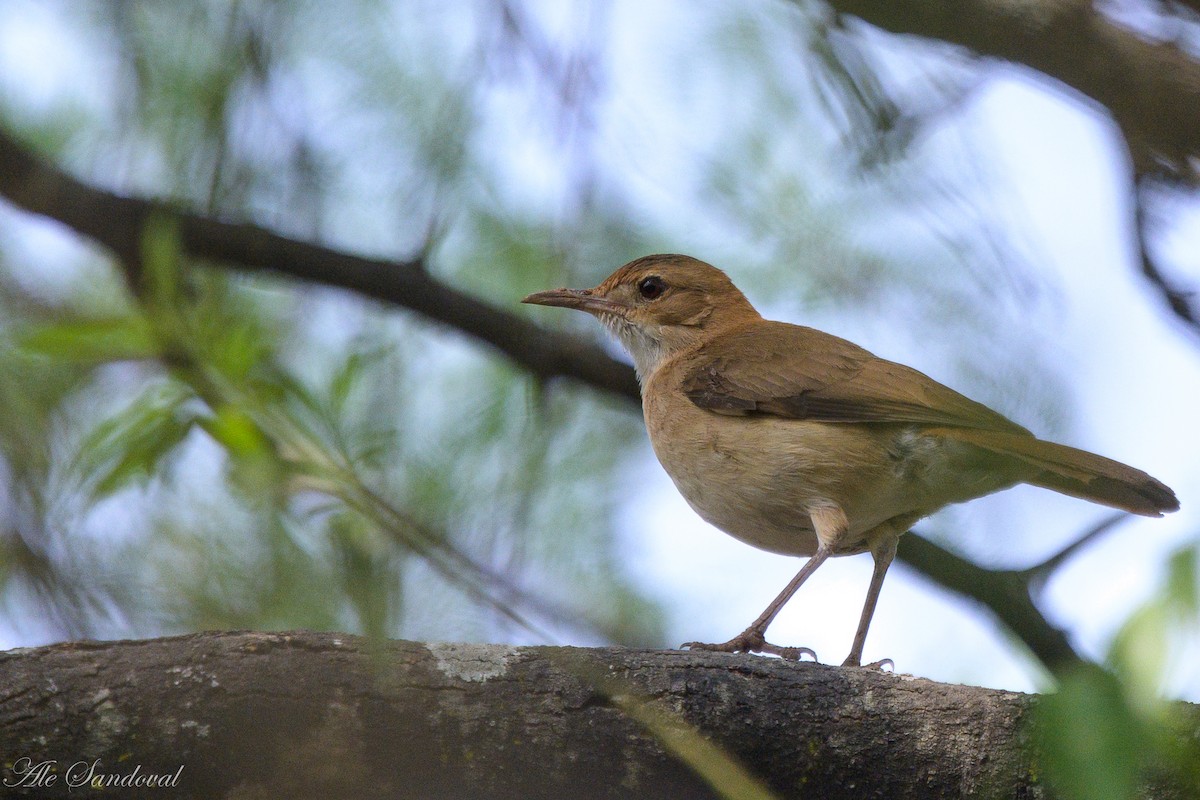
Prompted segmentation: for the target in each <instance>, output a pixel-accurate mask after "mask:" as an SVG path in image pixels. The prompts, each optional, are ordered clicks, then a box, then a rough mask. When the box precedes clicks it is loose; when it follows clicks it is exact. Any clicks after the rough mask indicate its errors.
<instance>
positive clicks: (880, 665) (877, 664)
mask: <svg viewBox="0 0 1200 800" xmlns="http://www.w3.org/2000/svg"><path fill="white" fill-rule="evenodd" d="M842 666H843V667H861V668H862V669H877V670H879V671H880V672H895V671H896V662H895V661H892V660H891V659H890V658H881V659H879V660H878V661H872V662H871V663H870V664H859V663H858V662H857V661H851V660H850V659H849V658H847V659H846V660H845V661H843V662H842ZM885 667H886V668H887V669H885Z"/></svg>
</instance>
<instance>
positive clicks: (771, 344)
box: [682, 322, 1028, 434]
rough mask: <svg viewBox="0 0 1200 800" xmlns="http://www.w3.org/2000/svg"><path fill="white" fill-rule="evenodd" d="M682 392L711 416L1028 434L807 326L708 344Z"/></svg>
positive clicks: (769, 328) (774, 327)
mask: <svg viewBox="0 0 1200 800" xmlns="http://www.w3.org/2000/svg"><path fill="white" fill-rule="evenodd" d="M690 361H691V363H689V364H688V365H687V366H686V367H685V374H684V376H683V383H682V389H683V392H684V394H685V395H687V397H688V399H690V400H691V401H692V402H693V403H695V404H696V405H697V406H699V407H700V408H705V409H708V410H710V411H714V412H716V413H719V414H729V415H738V416H740V415H748V414H769V415H773V416H778V417H786V418H790V419H812V420H824V421H826V422H909V423H918V424H926V425H939V426H950V427H963V428H977V429H983V430H999V431H1010V432H1013V433H1024V434H1028V431H1027V430H1025V429H1024V428H1022V427H1021V426H1020V425H1017V424H1016V423H1014V422H1011V421H1010V420H1008V419H1006V418H1005V417H1003V416H1001V415H1000V414H998V413H996V412H995V411H992V410H991V409H990V408H988V407H987V406H985V405H982V404H980V403H976V402H975V401H974V400H970V399H968V398H966V397H964V396H963V395H961V394H959V393H958V392H956V391H954V390H953V389H950V388H948V387H946V386H943V385H942V384H940V383H938V382H937V381H935V380H934V379H933V378H930V377H929V376H928V375H925V374H924V373H921V372H918V371H917V370H915V369H911V368H909V367H906V366H903V365H902V364H896V363H894V362H891V361H886V360H884V359H882V358H877V357H876V356H874V355H872V354H871V353H870V352H868V351H866V350H864V349H863V348H861V347H859V346H858V345H856V344H853V343H851V342H848V341H846V340H845V339H841V338H838V337H837V336H833V335H831V334H828V333H823V332H821V331H818V330H814V329H813V328H804V327H801V326H798V325H789V324H787V323H784V322H767V323H759V324H757V325H754V326H752V327H748V328H746V329H744V330H742V331H738V332H732V333H730V334H728V335H726V336H722V337H719V338H718V339H717V340H716V341H712V342H709V343H708V344H706V345H705V346H704V347H703V348H701V349H700V350H699V351H698V352H697V354H696V355H694V356H692V358H691V359H690Z"/></svg>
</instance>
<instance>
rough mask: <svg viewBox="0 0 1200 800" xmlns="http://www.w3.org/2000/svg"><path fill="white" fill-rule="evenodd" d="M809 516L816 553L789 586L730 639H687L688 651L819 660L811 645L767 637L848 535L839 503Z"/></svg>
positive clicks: (813, 511)
mask: <svg viewBox="0 0 1200 800" xmlns="http://www.w3.org/2000/svg"><path fill="white" fill-rule="evenodd" d="M809 516H810V517H811V519H812V522H813V528H814V529H815V530H816V532H817V542H818V544H817V552H815V553H813V554H812V556H811V557H809V559H808V561H807V562H806V563H805V565H804V566H803V567H801V568H800V571H799V572H798V573H796V577H794V578H792V580H791V581H790V582H789V583H788V585H787V586H785V587H783V591H782V592H780V593H779V596H778V597H776V598H775V599H774V600H772V601H771V604H770V605H769V606H767V607H766V609H764V610H763V612H762V613H761V614H759V615H758V619H756V620H754V622H752V623H750V627H748V628H746V630H744V631H742V632H741V633H739V634H738V635H737V636H735V637H733V638H732V639H730V640H729V641H728V642H722V643H720V644H705V643H703V642H686V643H684V644H683V645H682V646H683V647H686V648H688V649H689V650H716V651H718V652H722V653H770V654H771V655H776V656H779V657H781V658H786V659H788V660H789V661H799V660H800V657H801V656H802V655H804V654H805V653H807V654H808V655H810V656H812V658H813V660H814V661H815V660H816V659H817V654H816V653H815V652H813V651H812V650H811V649H810V648H807V647H780V646H779V645H774V644H771V643H770V642H768V641H767V639H766V634H767V627H768V626H769V625H770V624H771V623H772V622H773V621H774V619H775V617H776V616H777V615H778V614H779V612H780V611H781V610H782V609H783V607H784V606H785V605H787V602H788V601H789V600H791V599H792V595H794V594H795V593H796V591H797V590H798V589H799V588H800V586H801V584H803V583H804V582H805V581H806V580H808V577H809V576H810V575H812V574H813V573H814V572H816V571H817V567H819V566H821V564H823V563H825V559H827V558H829V556H831V555H832V554H833V550H834V548H835V547H836V545H837V542H838V539H839V538H840V537H841V536H842V535H843V534H845V532H846V528H847V527H848V524H849V523H848V522H847V520H846V514H845V512H843V511H842V509H841V508H839V507H837V506H821V507H818V508H813V509H810V510H809ZM884 569H886V567H885V568H884ZM864 637H865V634H864ZM860 649H861V648H860Z"/></svg>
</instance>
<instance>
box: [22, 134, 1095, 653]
mask: <svg viewBox="0 0 1200 800" xmlns="http://www.w3.org/2000/svg"><path fill="white" fill-rule="evenodd" d="M0 194H2V195H4V196H6V197H8V198H9V199H10V200H11V201H12V202H14V203H15V204H17V205H19V206H21V207H22V208H25V209H26V210H28V211H31V212H33V213H37V214H41V215H44V216H47V217H50V218H52V219H56V220H59V221H60V222H63V223H64V224H66V225H68V226H70V227H71V228H73V229H75V230H76V231H78V232H79V233H81V234H83V235H85V236H88V237H90V238H92V239H95V240H96V241H99V242H101V243H102V244H105V245H107V246H108V247H110V248H111V249H112V250H113V251H115V252H116V253H117V255H118V256H120V257H122V258H128V259H130V260H131V261H132V262H134V263H136V260H137V259H138V258H139V256H138V255H137V254H136V250H137V248H138V243H139V242H140V241H141V225H142V224H143V223H144V221H145V220H146V219H147V218H148V217H149V216H150V215H151V214H164V215H169V216H170V217H172V218H173V219H175V220H176V221H177V223H178V226H179V231H180V237H181V244H182V247H183V249H184V251H185V252H187V253H188V254H190V255H192V256H194V257H198V258H207V259H212V260H215V261H225V262H231V263H233V264H236V265H239V266H240V267H242V268H246V269H249V270H251V271H258V270H266V271H273V272H278V273H281V274H284V275H289V276H292V277H296V278H300V279H303V280H306V281H311V282H314V283H321V284H325V285H329V286H336V287H340V288H344V289H351V290H353V291H356V292H359V293H360V294H363V295H365V296H367V297H371V298H374V299H378V300H384V301H387V302H390V303H394V304H396V305H400V306H403V307H405V308H408V309H411V310H413V311H416V312H418V313H420V314H424V315H425V316H427V317H429V318H431V319H434V320H436V321H438V322H442V323H444V324H446V325H449V326H450V327H452V328H455V329H457V330H460V331H462V332H464V333H467V334H469V335H471V336H474V337H475V338H477V339H480V340H482V341H484V342H486V343H488V344H490V345H492V346H493V347H495V348H497V349H498V350H500V351H501V352H503V353H505V354H506V355H508V356H509V357H510V358H512V359H513V361H515V362H516V363H518V364H520V365H521V366H523V367H525V368H526V369H528V370H530V371H531V372H533V373H534V374H536V375H538V376H541V377H554V376H563V377H570V378H574V379H576V380H579V381H582V382H583V383H586V384H588V385H590V386H592V387H594V388H597V389H601V390H603V391H606V392H609V393H611V394H615V395H618V396H620V397H622V398H624V399H625V400H626V401H628V402H630V403H640V395H639V392H638V386H637V380H636V378H635V377H634V374H633V370H632V369H631V368H630V367H628V366H627V365H625V364H622V363H620V362H618V361H616V360H614V359H613V358H612V357H610V356H609V355H608V354H607V353H605V352H604V350H603V349H601V348H600V347H598V346H596V345H594V344H592V343H590V342H587V341H585V340H582V339H579V338H577V337H573V336H568V335H566V334H562V333H558V332H554V331H548V330H545V329H543V328H540V327H538V326H536V325H533V324H532V323H530V322H528V321H526V320H525V319H523V318H521V317H518V316H516V315H515V314H511V313H509V312H507V311H502V310H500V309H497V308H495V307H494V306H491V305H489V304H487V303H484V302H483V301H481V300H478V299H476V298H473V297H471V296H469V295H466V294H463V293H462V292H459V291H458V290H456V289H454V288H453V287H451V286H448V285H446V284H444V283H442V282H440V281H438V280H436V279H435V278H432V277H430V276H429V275H428V274H427V273H426V272H425V270H424V264H423V262H420V261H409V262H390V261H382V260H376V259H367V258H362V257H360V256H355V255H351V254H347V253H341V252H337V251H334V250H329V249H327V248H324V247H320V246H318V245H313V244H308V243H305V242H299V241H295V240H293V239H288V238H285V237H283V236H280V235H278V234H275V233H272V232H271V231H268V230H266V229H264V228H260V227H257V226H254V225H244V224H243V225H234V224H230V223H226V222H220V221H217V220H214V219H211V218H208V217H203V216H199V215H196V214H190V213H187V212H184V211H181V210H179V209H175V208H171V207H170V206H168V205H166V204H164V203H161V202H156V201H149V200H141V199H136V198H128V197H121V196H118V195H115V194H112V193H110V192H105V191H103V190H100V189H96V188H94V187H91V186H89V185H87V184H84V183H82V182H80V181H78V180H76V179H74V178H72V177H71V176H69V175H67V174H66V173H64V172H62V171H61V170H59V169H58V168H56V167H54V166H51V165H49V164H47V163H45V162H43V161H41V160H40V159H37V158H35V157H34V156H32V155H30V154H29V153H28V152H27V151H26V150H25V149H24V148H23V147H22V146H21V145H19V144H17V143H16V142H15V141H14V140H13V139H12V138H11V137H10V136H9V135H7V134H6V133H5V132H4V131H2V130H0ZM131 279H133V280H136V276H132V278H131ZM898 555H899V557H900V558H901V560H903V561H905V562H906V563H908V564H909V565H910V566H912V567H914V568H915V569H917V570H919V571H920V572H922V573H924V574H925V575H926V576H928V577H929V578H930V579H932V580H933V581H935V582H937V583H939V584H941V585H942V586H944V587H946V588H947V589H950V590H951V591H954V592H958V593H960V594H963V595H965V596H966V597H969V598H972V599H974V600H976V601H978V602H980V603H983V604H984V605H986V606H987V607H988V608H990V609H991V610H992V612H993V613H994V614H995V615H996V616H997V618H999V619H1000V620H1001V621H1002V622H1003V623H1004V624H1005V625H1007V626H1008V627H1009V628H1010V629H1011V630H1012V631H1013V633H1015V634H1016V635H1017V636H1018V637H1020V638H1021V640H1022V641H1024V642H1025V643H1026V644H1027V645H1028V647H1029V648H1030V650H1031V651H1032V652H1033V653H1034V654H1035V655H1036V656H1037V658H1038V659H1040V660H1041V661H1042V662H1043V663H1044V664H1046V666H1047V667H1050V668H1052V669H1054V668H1057V667H1059V666H1062V665H1064V664H1067V663H1071V662H1076V661H1079V660H1080V658H1079V656H1078V655H1077V654H1076V653H1075V651H1074V650H1073V649H1072V648H1071V646H1070V643H1069V642H1068V641H1067V640H1066V637H1065V636H1064V634H1063V633H1062V631H1061V630H1059V629H1058V628H1055V627H1054V626H1053V625H1051V624H1050V622H1049V621H1048V620H1047V619H1046V618H1045V617H1044V616H1043V615H1042V614H1041V612H1040V611H1038V609H1037V607H1036V606H1035V605H1034V604H1033V601H1032V600H1031V598H1030V593H1029V585H1028V583H1027V582H1025V581H1023V580H1021V579H1020V578H1019V577H1015V576H1014V574H1012V573H1008V572H1001V571H996V570H988V569H984V568H982V567H979V566H978V565H976V564H973V563H971V562H970V561H967V560H965V559H963V558H961V557H959V556H956V555H954V554H953V553H951V552H949V551H947V550H945V549H943V548H941V547H939V546H938V545H936V544H934V543H933V542H930V541H928V540H926V539H923V538H921V537H920V536H918V535H917V534H915V533H910V534H908V535H907V536H905V537H903V538H902V539H901V545H900V550H899V553H898Z"/></svg>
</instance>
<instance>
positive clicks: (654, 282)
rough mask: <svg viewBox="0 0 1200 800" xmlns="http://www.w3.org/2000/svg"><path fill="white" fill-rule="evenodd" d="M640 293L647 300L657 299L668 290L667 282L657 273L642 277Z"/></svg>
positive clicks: (639, 287)
mask: <svg viewBox="0 0 1200 800" xmlns="http://www.w3.org/2000/svg"><path fill="white" fill-rule="evenodd" d="M637 288H638V293H639V294H640V295H641V296H642V297H644V298H646V299H647V300H657V299H658V298H659V297H661V296H662V293H663V292H665V291H666V290H667V284H666V283H664V282H663V279H662V278H660V277H658V276H657V275H651V276H650V277H649V278H642V279H641V280H640V281H639V282H638V287H637Z"/></svg>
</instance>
